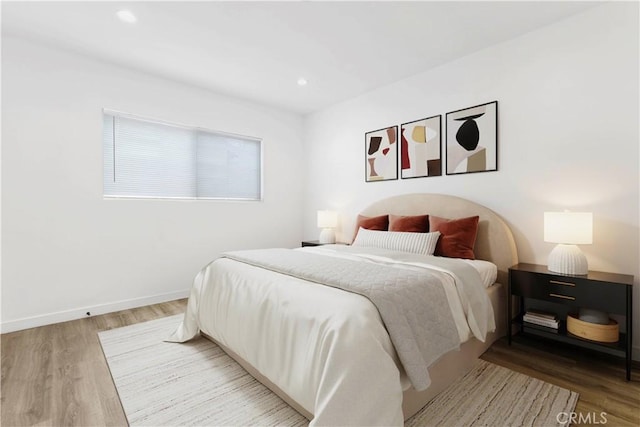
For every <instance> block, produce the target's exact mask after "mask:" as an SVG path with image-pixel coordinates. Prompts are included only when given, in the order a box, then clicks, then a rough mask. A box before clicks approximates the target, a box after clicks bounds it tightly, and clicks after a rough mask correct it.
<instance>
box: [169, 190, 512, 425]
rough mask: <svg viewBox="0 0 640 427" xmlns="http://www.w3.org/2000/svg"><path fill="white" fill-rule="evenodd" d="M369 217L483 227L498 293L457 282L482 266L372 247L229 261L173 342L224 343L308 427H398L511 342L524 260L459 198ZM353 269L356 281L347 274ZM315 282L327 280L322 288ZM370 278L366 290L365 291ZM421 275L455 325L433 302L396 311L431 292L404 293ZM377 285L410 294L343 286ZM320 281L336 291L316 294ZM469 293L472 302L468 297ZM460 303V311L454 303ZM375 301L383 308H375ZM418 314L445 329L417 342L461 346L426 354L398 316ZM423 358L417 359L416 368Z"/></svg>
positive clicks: (394, 202) (480, 234)
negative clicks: (509, 329)
mask: <svg viewBox="0 0 640 427" xmlns="http://www.w3.org/2000/svg"><path fill="white" fill-rule="evenodd" d="M361 214H362V215H364V216H367V217H375V216H379V215H386V214H394V215H402V216H414V215H423V214H429V215H435V216H439V217H444V218H463V217H470V216H476V215H477V216H479V222H478V231H477V239H476V244H475V246H474V248H473V251H474V253H475V257H476V258H477V259H478V260H485V261H490V262H491V263H492V264H493V265H494V266H495V267H494V268H495V273H494V276H493V277H495V283H485V284H484V285H482V287H481V289H480V288H478V287H477V286H476V287H474V286H470V285H468V284H467V285H463V284H462V283H461V282H465V281H466V279H465V280H460V278H461V277H466V276H467V275H469V277H472V276H473V277H476V276H474V274H475V273H473V271H477V272H478V274H477V277H482V276H481V271H480V270H479V269H478V268H479V267H477V266H470V264H469V265H467V266H461V265H458V264H461V263H456V262H457V261H456V262H454V261H451V262H449V261H448V260H438V259H437V258H440V257H416V256H414V255H407V254H401V253H395V252H393V251H384V250H378V249H375V248H372V249H368V248H362V247H348V246H338V245H336V246H322V247H319V248H303V249H296V250H282V249H281V250H276V251H275V252H274V251H270V252H266V251H265V252H260V251H257V252H256V253H253V252H252V251H248V252H251V253H245V252H241V253H232V254H227V255H225V256H223V257H221V258H219V259H217V260H214V261H213V262H212V263H210V264H209V265H208V266H206V267H205V268H203V269H202V271H200V273H199V274H198V275H197V277H196V279H195V280H194V286H193V288H192V291H191V295H190V297H189V302H188V307H187V311H186V313H185V317H184V320H183V322H182V324H181V325H180V326H179V328H178V329H177V330H176V331H175V333H174V334H172V336H171V337H170V338H169V339H168V340H170V341H175V342H184V341H187V340H189V339H191V338H193V337H195V336H197V335H198V334H201V335H203V336H205V337H206V338H208V339H210V340H212V341H214V342H216V343H217V344H218V345H220V346H221V347H222V348H223V349H224V350H225V351H226V352H227V353H228V354H229V355H230V356H231V357H233V358H234V359H235V360H236V361H238V363H240V364H241V365H242V366H243V367H244V368H245V369H247V371H249V373H250V374H251V375H253V376H254V377H255V378H257V379H258V380H259V381H260V382H262V383H263V384H265V385H266V386H267V387H269V388H270V389H271V390H272V391H274V392H275V393H276V394H278V395H279V396H280V397H281V398H283V399H284V400H285V401H286V402H287V403H289V404H290V405H291V406H293V407H294V408H295V409H296V410H298V411H299V412H300V413H302V414H303V415H304V416H305V417H307V418H308V419H309V420H311V423H310V425H401V424H402V423H403V420H405V419H407V418H409V417H410V416H411V415H413V414H415V413H416V412H417V411H418V410H419V409H420V408H422V407H423V406H424V405H425V404H426V403H427V402H428V401H429V400H431V399H432V398H433V397H434V396H435V395H437V394H438V393H439V392H441V391H442V390H444V389H445V388H446V387H447V386H448V385H449V384H451V383H452V382H453V381H454V380H455V379H457V378H459V377H460V376H461V375H464V374H465V373H467V372H468V371H469V370H471V369H472V368H473V366H474V365H475V363H476V361H477V359H478V357H479V356H480V355H481V354H482V353H484V351H486V350H487V349H488V348H489V347H490V346H491V344H492V343H493V342H494V341H495V340H496V339H497V338H499V337H501V336H504V335H505V333H506V331H505V326H506V324H507V322H506V308H505V307H506V292H507V290H506V283H507V282H506V279H507V271H508V268H509V267H510V266H511V265H514V264H516V263H517V252H516V248H515V243H514V240H513V237H512V234H511V231H510V230H509V228H508V226H507V225H506V224H505V223H504V221H503V220H502V219H501V218H500V217H499V216H498V215H497V214H495V213H494V212H492V211H491V210H489V209H488V208H486V207H483V206H481V205H478V204H476V203H473V202H471V201H468V200H465V199H461V198H458V197H453V196H447V195H439V194H408V195H402V196H395V197H391V198H387V199H384V200H380V201H378V202H376V203H374V204H372V205H371V206H369V207H367V208H366V209H364V210H363V211H362V212H361ZM278 251H279V252H278ZM285 251H286V252H285ZM262 258H264V259H262ZM279 258H282V259H286V261H284V262H282V263H281V264H283V265H280V266H275V267H274V266H272V265H271V264H270V262H271V261H274V260H275V261H277V259H279ZM256 259H258V261H259V262H258V261H256ZM265 260H266V261H265ZM298 261H299V262H300V263H301V264H300V269H298V270H295V271H289V270H290V269H289V266H292V267H291V269H294V267H293V266H295V265H296V263H298ZM310 261H313V262H312V263H310ZM316 262H317V264H314V263H316ZM443 262H444V263H443ZM431 263H434V264H433V265H432V264H431ZM480 263H481V262H480ZM427 264H428V265H427ZM467 264H468V263H467ZM333 266H335V268H334V267H333ZM352 266H353V269H354V271H355V273H349V270H350V269H351V268H352ZM285 270H286V271H285ZM307 270H308V271H307ZM333 270H335V271H333ZM427 271H428V273H429V274H426V272H427ZM313 274H319V275H320V276H323V277H322V278H321V280H320V279H316V276H314V275H313ZM349 274H356V275H360V276H356V275H353V276H349ZM367 274H369V276H367V277H366V280H357V278H358V277H365V275H367ZM324 276H330V277H329V278H326V277H324ZM387 276H388V277H387ZM423 276H428V277H429V279H428V280H429V281H433V280H436V281H440V282H439V283H441V286H440V287H441V288H442V289H443V291H442V292H441V291H438V292H440V293H441V294H442V295H444V296H442V295H440V296H439V297H438V298H441V299H442V300H443V301H447V302H448V308H450V312H449V311H447V310H445V311H447V313H452V314H451V319H453V320H446V319H448V318H449V317H447V316H449V314H446V315H445V314H443V312H441V311H439V310H440V308H441V307H443V306H446V305H447V303H442V302H440V303H438V302H437V301H438V299H437V298H436V297H435V296H433V297H428V298H425V299H424V300H419V298H418V297H416V298H411V297H406V296H404V297H402V296H398V298H399V299H400V300H399V301H400V302H389V301H388V300H389V298H391V297H394V296H395V295H396V294H397V295H400V294H401V293H402V292H404V288H405V287H406V288H407V289H412V286H413V287H414V288H415V287H416V286H417V287H419V286H422V285H420V284H417V283H411V284H407V285H406V286H404V284H405V283H406V282H407V281H408V280H409V279H407V277H409V278H411V279H410V280H414V279H415V280H423V279H422V277H423ZM374 277H383V279H384V280H386V281H387V282H389V283H391V281H393V280H396V279H394V278H396V277H399V278H400V279H399V280H401V281H402V283H403V286H401V287H400V286H397V283H395V282H394V283H395V287H390V288H391V290H392V292H387V294H385V296H384V297H379V295H378V292H377V291H376V292H375V294H374V295H368V294H366V293H359V292H360V291H359V290H355V291H354V290H353V289H347V290H348V292H345V290H344V289H340V288H339V287H340V286H341V282H351V281H352V282H359V281H360V282H364V283H365V284H364V285H363V286H364V287H365V288H367V285H366V283H368V282H369V280H373V278H374ZM434 277H435V279H434ZM322 280H326V281H330V280H333V281H334V282H335V283H332V284H330V285H331V286H324V285H319V284H318V283H315V282H319V281H322ZM481 281H482V280H480V281H478V282H479V283H480V282H481ZM491 281H493V280H491ZM336 286H337V287H336ZM430 286H431V285H430ZM435 288H438V286H435ZM461 289H467V290H468V291H469V292H471V294H469V295H466V294H464V295H466V296H463V294H462V293H461V292H462V291H461ZM478 289H480V290H478ZM368 291H369V288H367V290H365V291H364V292H368ZM434 292H435V291H434ZM465 292H466V291H465ZM456 293H457V294H459V303H453V302H452V301H453V300H454V299H455V298H454V297H453V296H452V295H456ZM363 295H365V296H363ZM389 295H391V297H389ZM408 295H411V294H408ZM376 298H382V299H381V300H380V301H378V302H376V304H377V305H374V304H373V303H372V301H375V299H376ZM431 299H433V300H434V301H430V300H431ZM411 300H413V301H411ZM403 301H404V302H403ZM469 301H472V303H473V304H476V302H477V305H473V304H472V303H470V302H469ZM400 303H403V304H404V303H406V304H409V305H410V304H414V306H415V304H423V303H424V304H425V306H426V305H428V304H431V305H432V306H430V308H429V309H428V310H415V309H413V308H408V309H403V310H398V309H396V308H394V307H396V304H400ZM472 306H473V308H471V307H472ZM381 307H382V308H381ZM412 310H414V311H416V313H417V314H416V315H415V316H414V315H413V314H412V315H411V316H410V317H416V319H415V320H414V321H417V322H421V321H424V320H423V318H421V317H420V316H427V317H428V316H431V318H430V320H429V321H435V323H436V324H438V325H436V326H433V327H431V326H430V327H428V328H418V329H420V331H418V332H417V333H419V334H422V333H430V334H432V336H434V337H435V336H439V335H441V336H443V337H444V335H446V334H449V335H451V336H453V335H456V337H455V338H451V339H452V340H454V341H455V340H458V342H457V345H455V346H452V341H451V340H449V341H451V342H448V341H447V340H448V338H438V339H437V340H436V339H433V340H429V345H426V344H425V339H424V338H423V336H422V335H419V336H418V338H416V337H413V341H412V340H411V339H408V338H407V337H406V336H405V335H402V333H403V331H404V332H406V329H407V328H409V329H410V330H411V331H414V330H415V329H416V328H415V327H413V329H411V328H412V327H411V326H406V325H405V324H404V323H403V322H405V319H400V320H397V319H396V318H395V317H394V316H397V315H398V312H400V313H399V314H400V315H402V314H403V312H404V311H408V312H412ZM456 310H457V311H456ZM418 312H419V313H418ZM425 312H426V313H425ZM389 313H391V314H389ZM461 313H462V314H461ZM383 318H384V322H383V320H382V319H383ZM440 319H444V320H440ZM460 319H462V320H460ZM465 320H466V321H465ZM398 325H399V326H398ZM447 325H448V326H447ZM403 328H404V329H403ZM438 328H441V329H438ZM422 329H425V330H428V331H426V332H425V331H422ZM431 329H433V330H431ZM451 330H453V331H455V333H450V331H451ZM397 331H400V332H397ZM443 331H449V332H446V334H445V332H443ZM414 332H415V331H414ZM441 340H442V341H443V342H444V344H442V345H441V344H439V343H440V341H441ZM416 346H418V347H420V348H419V349H416ZM412 350H414V353H413V354H412V352H411V351H412ZM438 351H440V353H438ZM415 353H417V359H415V358H414V359H412V358H411V357H416V354H415ZM427 353H428V354H427ZM420 357H422V359H420ZM416 360H419V361H423V360H424V361H425V363H422V364H421V363H417V362H416ZM427 361H428V363H427ZM423 373H424V374H425V375H422V374H423Z"/></svg>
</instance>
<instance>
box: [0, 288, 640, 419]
mask: <svg viewBox="0 0 640 427" xmlns="http://www.w3.org/2000/svg"><path fill="white" fill-rule="evenodd" d="M185 307H186V300H178V301H172V302H168V303H162V304H155V305H151V306H147V307H141V308H136V309H132V310H124V311H120V312H117V313H111V314H106V315H101V316H95V317H89V318H86V319H80V320H74V321H71V322H65V323H59V324H56V325H50V326H43V327H40V328H34V329H28V330H25V331H19V332H14V333H10V334H4V335H2V336H1V340H2V343H1V351H2V365H1V368H2V376H1V378H0V379H1V381H2V385H1V405H0V411H1V418H0V425H2V426H3V427H9V426H125V425H126V424H127V422H126V418H125V416H124V413H123V411H122V406H121V405H120V401H119V399H118V395H117V392H116V389H115V387H114V385H113V382H112V380H111V375H110V374H109V369H108V367H107V364H106V362H105V360H104V356H103V354H102V349H101V347H100V343H99V342H98V337H97V333H98V332H100V331H104V330H107V329H113V328H118V327H121V326H126V325H131V324H134V323H139V322H144V321H148V320H153V319H156V318H160V317H164V316H170V315H173V314H178V313H182V312H184V310H185ZM482 358H483V359H485V360H487V361H489V362H493V363H496V364H498V365H502V366H505V367H507V368H510V369H513V370H514V371H518V372H522V373H524V374H527V375H530V376H532V377H536V378H539V379H542V380H544V381H547V382H550V383H553V384H557V385H559V386H561V387H565V388H568V389H570V390H574V391H577V392H578V393H580V400H579V401H578V405H577V407H576V412H578V413H582V414H583V416H586V415H587V414H588V413H595V414H596V415H598V416H599V415H600V413H601V412H606V415H605V417H606V420H607V423H606V425H607V426H638V425H640V372H639V370H638V368H637V367H636V368H635V370H634V372H633V374H632V381H631V382H626V381H625V380H624V363H622V361H617V360H611V359H609V358H606V359H603V358H600V357H599V356H597V355H593V354H588V353H584V352H582V351H579V350H576V349H575V348H572V347H563V346H560V347H558V344H555V343H554V344H549V343H548V342H543V341H535V340H524V339H519V340H518V341H516V342H514V344H513V345H512V346H511V347H509V346H508V345H507V344H506V340H501V341H498V342H497V343H495V344H494V345H493V346H492V347H491V348H490V349H489V350H488V351H487V352H486V353H485V354H484V355H483V356H482ZM591 419H592V420H595V421H599V423H600V424H603V423H602V419H601V418H591Z"/></svg>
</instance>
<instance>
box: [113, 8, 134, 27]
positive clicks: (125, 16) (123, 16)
mask: <svg viewBox="0 0 640 427" xmlns="http://www.w3.org/2000/svg"><path fill="white" fill-rule="evenodd" d="M116 15H118V18H119V19H120V20H121V21H122V22H126V23H127V24H133V23H134V22H137V21H138V18H136V15H134V14H133V12H131V11H130V10H119V11H118V13H117V14H116Z"/></svg>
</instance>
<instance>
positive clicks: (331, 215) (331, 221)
mask: <svg viewBox="0 0 640 427" xmlns="http://www.w3.org/2000/svg"><path fill="white" fill-rule="evenodd" d="M337 226H338V213H337V212H334V211H318V228H322V231H321V232H320V237H319V238H318V240H319V242H320V243H323V244H326V243H335V242H336V234H335V233H334V231H333V229H334V228H336V227H337Z"/></svg>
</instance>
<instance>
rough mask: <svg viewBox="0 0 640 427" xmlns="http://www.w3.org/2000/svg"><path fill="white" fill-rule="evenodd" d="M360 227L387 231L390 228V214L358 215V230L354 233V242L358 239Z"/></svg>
mask: <svg viewBox="0 0 640 427" xmlns="http://www.w3.org/2000/svg"><path fill="white" fill-rule="evenodd" d="M360 227H362V228H366V229H367V230H378V231H387V230H388V228H389V215H380V216H373V217H367V216H362V215H358V222H357V223H356V232H355V234H354V235H353V239H351V241H352V243H353V241H354V240H355V239H356V235H357V234H358V230H360Z"/></svg>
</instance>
